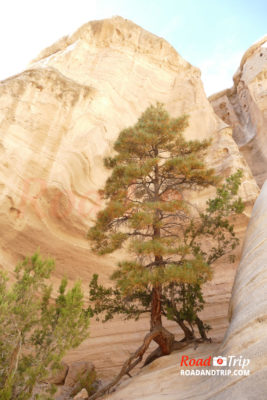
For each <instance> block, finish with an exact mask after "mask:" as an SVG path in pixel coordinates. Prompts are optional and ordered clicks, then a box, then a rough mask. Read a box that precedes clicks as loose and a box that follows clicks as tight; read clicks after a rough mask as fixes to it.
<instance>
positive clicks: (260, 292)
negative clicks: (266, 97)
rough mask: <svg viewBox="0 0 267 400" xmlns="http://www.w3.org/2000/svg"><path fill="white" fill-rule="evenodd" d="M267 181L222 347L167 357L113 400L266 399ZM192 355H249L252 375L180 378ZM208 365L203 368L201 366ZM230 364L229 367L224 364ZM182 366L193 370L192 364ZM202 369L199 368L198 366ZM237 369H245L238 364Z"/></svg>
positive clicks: (256, 209)
mask: <svg viewBox="0 0 267 400" xmlns="http://www.w3.org/2000/svg"><path fill="white" fill-rule="evenodd" d="M266 218H267V183H265V185H264V186H263V188H262V191H261V194H260V196H259V197H258V199H257V201H256V204H255V206H254V209H253V212H252V216H251V220H250V222H249V226H248V230H247V233H246V239H245V243H244V247H243V252H242V253H243V254H242V259H241V262H240V265H239V267H238V270H237V275H236V279H235V283H234V287H233V292H232V297H231V302H230V312H229V318H230V325H229V328H228V330H227V332H226V335H225V337H224V340H223V343H222V344H221V345H219V346H218V345H216V344H210V345H208V344H206V345H201V346H200V347H199V349H196V350H194V349H193V348H191V349H189V350H184V351H183V352H181V353H176V354H172V355H170V356H167V357H163V358H162V359H159V360H157V361H155V362H154V363H152V365H151V366H149V367H146V368H145V369H144V370H143V372H142V373H141V374H140V375H138V376H136V377H134V378H133V379H131V380H130V383H129V380H128V381H127V382H124V383H123V384H122V385H121V389H120V390H118V391H117V392H116V393H115V394H114V395H111V396H107V399H110V400H122V399H127V400H131V399H134V400H141V399H142V400H152V399H153V400H158V399H162V398H164V399H167V400H176V399H177V394H178V393H179V397H178V398H179V399H181V400H183V399H191V400H193V399H196V400H208V399H212V400H226V399H227V400H228V399H238V400H239V399H240V400H241V399H249V400H265V399H266V393H267V380H266V374H267V338H266V330H267V295H266V284H267V262H266V252H267V248H266V244H267V221H266ZM182 354H186V355H188V356H189V358H193V357H194V358H200V357H202V358H207V357H209V356H210V355H211V356H219V355H220V356H224V357H227V356H232V355H234V356H237V357H243V359H249V360H250V363H249V365H248V366H247V367H245V368H244V369H249V370H250V374H249V375H248V376H244V375H243V376H242V375H238V373H237V374H236V375H234V372H233V371H234V370H235V368H236V367H234V368H233V367H232V368H230V369H231V371H232V372H233V375H232V372H231V375H229V376H207V377H201V376H200V377H197V376H182V375H180V373H179V371H180V369H181V367H180V361H181V355H182ZM203 368H204V367H203ZM220 368H222V367H220ZM225 368H227V369H228V368H229V367H225ZM183 369H193V367H189V368H184V367H183ZM195 369H199V368H195ZM236 369H237V370H242V368H240V367H238V368H236Z"/></svg>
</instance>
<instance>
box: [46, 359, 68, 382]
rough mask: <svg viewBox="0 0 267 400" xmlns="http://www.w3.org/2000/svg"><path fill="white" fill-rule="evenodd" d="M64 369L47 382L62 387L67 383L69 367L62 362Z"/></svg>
mask: <svg viewBox="0 0 267 400" xmlns="http://www.w3.org/2000/svg"><path fill="white" fill-rule="evenodd" d="M61 364H62V368H61V369H60V370H59V371H58V372H57V373H56V374H54V375H52V376H50V377H48V378H47V379H46V382H48V383H52V384H54V385H62V384H64V382H65V379H66V376H67V373H68V370H69V367H68V365H67V364H66V363H65V362H64V361H62V363H61Z"/></svg>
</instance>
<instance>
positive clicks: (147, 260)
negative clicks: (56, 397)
mask: <svg viewBox="0 0 267 400" xmlns="http://www.w3.org/2000/svg"><path fill="white" fill-rule="evenodd" d="M187 126H188V117H187V116H181V117H179V118H171V117H170V116H169V114H168V113H167V111H166V110H165V108H164V106H163V105H162V104H157V105H156V106H150V107H149V108H147V109H146V110H145V112H144V113H143V114H142V115H141V117H140V118H139V120H138V121H137V123H136V124H135V125H134V126H133V127H129V128H126V129H124V130H123V131H122V132H121V133H120V135H119V137H118V139H117V141H116V143H115V145H114V150H115V155H114V156H113V157H110V158H107V159H105V165H106V167H107V168H109V169H110V170H111V175H110V177H109V178H108V179H107V181H106V184H105V187H104V189H103V190H101V191H100V194H101V196H102V197H103V199H105V200H106V206H105V208H104V209H103V210H102V211H100V212H99V213H98V215H97V219H96V221H95V224H94V226H92V227H91V228H90V230H89V233H88V237H89V240H90V241H91V244H92V249H93V251H94V252H96V253H98V254H100V255H103V254H107V253H112V252H114V251H116V250H118V249H121V248H122V247H126V248H127V250H128V254H129V259H127V260H121V261H120V262H119V264H118V267H117V269H116V270H115V272H114V273H113V274H112V276H111V279H112V280H113V281H114V286H113V287H112V288H106V287H104V286H103V285H101V284H99V283H98V276H97V275H94V277H93V279H92V281H91V283H90V299H91V302H92V306H91V310H92V313H93V314H95V315H99V314H103V315H104V317H103V319H104V321H107V320H109V319H111V318H112V317H113V316H114V315H115V314H121V315H123V316H124V317H125V318H126V319H128V318H135V319H138V318H139V317H140V315H141V314H143V313H148V314H149V315H150V331H149V332H148V334H147V335H146V336H145V338H144V341H143V344H142V345H141V346H140V348H139V349H137V350H136V352H135V353H134V354H133V355H131V357H130V358H129V359H128V360H126V362H125V364H124V365H123V367H122V370H121V372H120V374H119V375H118V376H117V377H116V378H115V379H114V380H113V381H112V382H111V383H110V384H109V385H108V386H106V387H105V388H103V389H102V390H101V391H100V392H98V393H96V394H95V395H93V396H92V399H95V398H97V397H99V396H101V395H102V394H103V393H104V392H105V391H107V390H108V389H110V388H111V387H112V386H113V385H114V384H116V383H117V382H118V381H119V379H120V378H121V376H123V375H124V374H129V373H130V371H131V370H132V369H133V368H134V367H135V366H136V365H137V364H138V363H139V362H140V361H141V360H142V358H143V356H144V354H145V352H146V350H147V348H148V347H149V344H150V343H151V341H154V342H156V343H157V345H158V347H157V349H156V350H155V351H153V352H152V353H151V354H150V355H149V356H148V357H147V358H146V360H145V364H147V363H149V362H151V361H152V360H154V359H155V358H157V357H160V356H162V355H167V354H170V353H171V352H172V351H173V350H175V349H180V348H182V347H183V346H184V345H185V343H189V342H192V341H195V340H198V341H201V340H202V341H203V340H207V339H208V337H207V331H208V329H209V326H207V325H206V324H205V323H204V322H203V321H202V320H201V318H200V316H199V312H200V311H201V310H202V309H203V307H204V303H205V301H204V298H203V293H202V287H203V284H204V283H205V282H207V281H208V280H211V279H212V264H213V263H214V262H215V261H216V260H218V259H219V258H221V257H222V256H225V255H226V254H228V255H229V262H231V261H233V259H234V256H233V255H232V254H231V253H232V251H233V250H234V249H235V248H236V246H237V245H238V243H239V241H238V238H237V237H236V234H235V231H234V225H233V224H232V222H231V221H232V220H231V218H232V216H233V215H235V214H238V213H241V212H242V211H243V209H244V204H243V202H242V200H241V198H240V197H238V188H239V186H240V183H241V177H242V172H241V171H240V170H237V171H236V172H235V173H234V174H232V175H231V176H229V177H228V178H227V179H226V180H223V179H222V177H220V176H218V175H216V173H215V171H214V169H211V168H208V167H207V166H206V164H205V154H206V151H207V149H208V147H209V146H210V144H211V141H210V140H203V141H198V140H193V141H192V140H191V141H187V140H186V139H185V137H184V136H183V133H184V132H185V131H186V127H187ZM209 187H214V193H215V194H214V196H213V197H212V198H210V199H208V200H207V202H206V205H205V206H204V207H203V206H201V205H198V204H196V202H193V201H191V200H190V194H192V193H198V192H200V191H201V190H203V189H206V188H209ZM195 198H196V196H195ZM163 316H165V317H167V318H168V319H170V320H173V321H175V322H176V323H177V324H178V326H179V328H180V329H181V330H182V332H183V333H184V338H183V339H182V340H181V341H176V340H175V337H174V335H173V334H172V333H171V332H169V331H168V330H167V329H166V328H165V327H164V325H163V320H162V317H163ZM196 331H198V334H197V333H196Z"/></svg>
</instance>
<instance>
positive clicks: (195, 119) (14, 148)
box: [0, 17, 258, 376]
mask: <svg viewBox="0 0 267 400" xmlns="http://www.w3.org/2000/svg"><path fill="white" fill-rule="evenodd" d="M156 101H160V102H163V103H165V104H166V107H167V109H168V111H169V112H170V114H171V115H172V116H178V115H180V114H182V113H187V114H189V115H190V126H189V128H188V129H187V131H186V137H187V138H190V139H192V138H199V139H202V138H212V139H213V144H212V147H211V150H210V152H209V154H208V156H207V162H208V164H209V165H210V166H212V167H215V168H216V169H217V171H218V173H221V174H222V175H224V176H226V175H229V174H230V173H231V172H233V171H235V170H236V169H237V168H241V169H242V170H243V171H244V180H243V183H242V188H241V194H242V197H243V199H244V200H245V201H246V204H247V207H246V210H245V212H244V214H243V216H242V217H240V218H239V220H238V221H237V225H238V226H237V230H238V233H239V235H240V237H241V238H242V237H243V235H244V232H245V229H246V225H247V223H248V219H249V216H250V209H251V205H252V203H253V202H254V200H255V198H256V197H257V195H258V187H257V185H256V183H255V181H254V178H253V176H252V174H251V172H250V169H249V167H248V165H247V163H246V161H245V160H244V158H243V156H242V155H241V154H240V152H239V150H238V147H237V145H236V143H235V141H234V140H233V138H232V134H231V129H230V128H229V127H227V126H226V124H225V123H223V122H222V121H221V120H220V118H219V117H218V116H217V115H216V114H215V113H214V111H213V109H212V106H211V105H210V103H209V101H208V100H207V98H206V96H205V93H204V90H203V86H202V82H201V79H200V71H199V70H198V69H197V68H195V67H193V66H192V65H190V64H189V63H188V62H186V61H185V60H183V59H182V57H181V56H180V55H179V54H178V53H177V52H176V51H175V50H174V49H173V48H172V47H171V46H170V45H169V44H168V43H167V42H166V41H165V40H163V39H161V38H158V37H156V36H155V35H153V34H151V33H149V32H146V31H144V30H143V29H142V28H140V27H139V26H137V25H135V24H134V23H132V22H131V21H128V20H124V19H123V18H120V17H115V18H112V19H109V20H103V21H94V22H89V23H88V24H86V25H84V26H83V27H81V28H80V29H79V30H78V31H77V32H75V33H74V34H73V35H71V36H69V37H66V38H63V39H62V40H60V41H59V42H57V43H56V44H54V45H53V46H51V47H49V48H48V49H46V50H44V51H43V52H42V53H41V55H40V56H39V57H38V58H37V59H36V60H34V62H33V63H32V64H31V65H30V67H29V69H27V70H25V71H24V72H22V73H21V74H19V75H16V76H14V77H11V78H9V79H7V80H5V81H3V82H1V84H0V132H1V135H0V152H1V162H0V204H1V208H0V228H1V252H0V265H1V267H2V268H4V269H6V270H11V269H13V267H14V265H15V263H16V262H17V261H18V260H19V259H21V258H22V256H24V255H25V254H32V253H33V252H34V251H35V250H36V248H37V247H39V248H40V250H41V252H42V254H44V255H46V254H49V255H51V256H52V257H54V258H55V261H56V265H57V269H56V273H55V275H54V280H55V282H58V281H59V279H60V278H61V277H62V276H63V275H67V276H68V278H69V279H70V280H74V279H77V278H80V279H82V281H83V284H84V287H85V289H87V285H88V282H89V279H90V277H91V276H92V274H93V273H94V272H98V273H99V274H100V276H101V279H102V280H105V279H106V280H107V278H108V276H109V275H110V273H111V270H112V268H113V266H114V264H115V262H116V259H117V257H118V256H109V257H103V258H100V257H96V256H94V255H92V253H91V252H90V248H89V244H88V242H87V240H86V233H87V229H88V226H89V225H90V223H91V221H92V218H94V216H95V214H96V212H97V211H98V210H99V209H100V207H101V202H100V199H99V197H98V194H97V190H98V189H99V188H100V187H101V186H102V185H103V183H104V182H105V179H106V177H107V172H106V171H105V169H104V167H103V157H105V156H107V155H109V154H110V152H111V151H112V145H113V143H114V140H115V139H116V137H117V135H118V133H119V131H120V130H121V129H122V128H124V127H126V126H129V125H131V124H133V123H135V121H136V119H137V118H138V117H139V115H140V114H141V112H142V111H144V109H145V108H146V107H147V106H148V105H150V104H151V103H155V102H156ZM207 194H208V193H205V194H203V195H202V198H201V196H200V198H198V199H197V201H200V202H201V201H202V202H203V200H204V199H205V196H206V195H207ZM198 197H199V196H198ZM239 252H240V249H239V250H238V252H237V255H239ZM235 268H236V264H235V265H228V263H227V262H226V261H222V262H220V263H219V264H218V265H217V266H216V268H215V275H214V280H213V282H212V283H210V284H208V285H207V288H206V298H207V303H208V304H207V308H206V310H205V315H204V317H205V320H206V321H207V322H208V323H210V324H211V325H212V326H213V327H214V331H213V332H212V335H213V337H215V338H217V339H218V340H220V339H221V338H222V336H223V334H224V331H225V329H226V326H227V318H226V315H227V307H228V301H229V297H230V290H231V287H232V283H233V279H234V274H235ZM147 327H148V324H147V322H146V321H143V320H141V321H139V322H138V323H134V322H127V323H125V322H122V321H119V320H114V321H113V322H112V323H110V324H108V325H104V326H101V325H100V324H95V325H94V324H93V325H92V329H91V338H90V340H89V341H87V342H85V343H84V344H83V345H82V346H81V347H80V348H79V349H77V350H76V351H74V352H72V353H71V354H69V356H68V357H69V359H72V360H75V359H79V360H81V359H84V360H91V361H94V362H95V363H96V367H97V369H98V370H99V371H100V375H101V376H108V375H110V371H112V374H113V373H114V370H113V368H114V366H115V367H118V366H119V365H120V363H121V362H122V360H123V359H124V358H125V357H126V356H127V354H128V352H129V351H131V350H132V349H135V347H136V345H137V343H138V342H139V340H140V337H142V336H143V333H144V331H146V330H147Z"/></svg>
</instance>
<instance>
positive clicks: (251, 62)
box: [210, 36, 267, 186]
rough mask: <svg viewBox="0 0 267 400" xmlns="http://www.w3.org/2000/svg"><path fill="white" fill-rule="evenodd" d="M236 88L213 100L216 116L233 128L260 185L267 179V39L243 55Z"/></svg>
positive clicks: (266, 37)
mask: <svg viewBox="0 0 267 400" xmlns="http://www.w3.org/2000/svg"><path fill="white" fill-rule="evenodd" d="M233 79H234V86H233V87H232V88H231V89H227V90H224V91H222V92H219V93H217V94H214V95H213V96H211V97H210V101H211V104H212V105H213V108H214V110H215V112H216V113H217V115H218V116H219V117H220V118H221V119H222V120H223V121H224V122H225V123H227V124H228V125H230V126H232V127H233V137H234V139H235V141H236V143H237V144H238V146H239V149H240V151H241V153H242V154H243V155H244V157H245V159H246V160H247V162H248V164H249V166H250V168H251V170H252V173H253V175H254V177H255V178H256V180H257V183H258V184H259V185H260V186H262V184H263V183H264V181H265V179H266V178H267V168H266V162H267V36H265V37H264V38H262V39H261V40H260V41H259V42H258V43H256V44H254V45H253V46H251V47H250V48H249V49H248V50H247V51H246V53H245V54H244V56H243V58H242V60H241V63H240V67H239V69H238V70H237V72H236V74H235V76H234V78H233Z"/></svg>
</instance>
